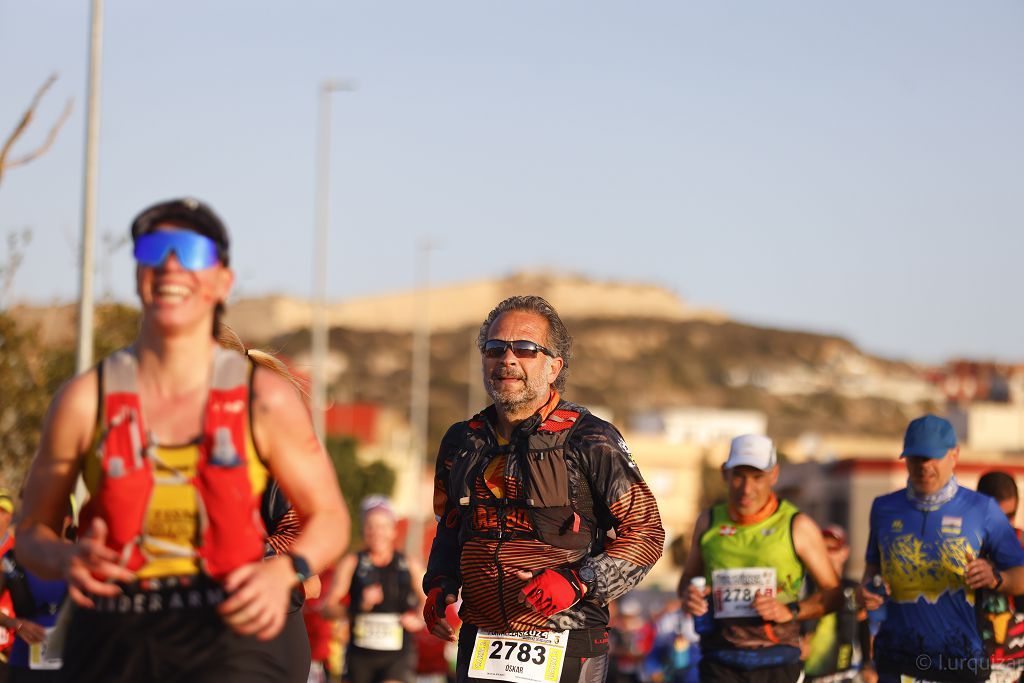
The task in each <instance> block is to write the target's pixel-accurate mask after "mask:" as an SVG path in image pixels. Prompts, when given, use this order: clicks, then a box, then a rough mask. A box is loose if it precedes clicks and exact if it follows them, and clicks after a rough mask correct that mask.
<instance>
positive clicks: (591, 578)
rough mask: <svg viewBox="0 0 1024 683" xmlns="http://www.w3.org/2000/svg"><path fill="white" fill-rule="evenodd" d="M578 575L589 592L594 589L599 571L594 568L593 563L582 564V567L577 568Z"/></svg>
mask: <svg viewBox="0 0 1024 683" xmlns="http://www.w3.org/2000/svg"><path fill="white" fill-rule="evenodd" d="M576 576H578V577H580V581H582V582H583V585H584V586H586V587H587V592H588V593H589V592H590V591H592V590H594V584H595V583H596V582H597V572H595V571H594V568H593V567H592V566H591V565H589V564H584V565H581V566H580V568H579V569H577V570H576Z"/></svg>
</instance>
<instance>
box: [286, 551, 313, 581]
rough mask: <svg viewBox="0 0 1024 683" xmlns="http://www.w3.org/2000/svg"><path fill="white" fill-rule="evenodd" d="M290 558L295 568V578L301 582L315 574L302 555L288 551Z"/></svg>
mask: <svg viewBox="0 0 1024 683" xmlns="http://www.w3.org/2000/svg"><path fill="white" fill-rule="evenodd" d="M288 559H290V560H291V561H292V569H294V570H295V578H296V579H298V580H299V583H302V582H303V581H305V580H306V579H308V578H310V577H311V576H313V571H312V570H311V569H310V568H309V562H307V561H306V558H304V557H303V556H302V555H296V554H295V553H288Z"/></svg>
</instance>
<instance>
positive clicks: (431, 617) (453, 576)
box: [423, 426, 462, 642]
mask: <svg viewBox="0 0 1024 683" xmlns="http://www.w3.org/2000/svg"><path fill="white" fill-rule="evenodd" d="M456 429H457V426H455V427H452V428H451V429H449V430H448V433H447V434H445V436H444V438H443V439H441V447H440V448H439V449H438V452H437V462H436V464H435V465H434V516H435V517H436V518H437V533H436V534H435V535H434V540H433V542H432V543H431V545H430V555H429V557H428V558H427V570H426V573H425V574H424V575H423V592H424V594H425V595H426V599H425V603H424V606H423V619H424V621H425V622H426V624H427V628H428V629H429V630H430V632H431V633H432V634H433V635H435V636H437V637H438V638H440V639H442V640H448V641H451V642H455V629H453V628H452V626H451V624H449V623H448V620H447V619H446V618H445V616H444V614H445V610H446V609H447V606H448V605H451V604H454V603H455V601H456V599H458V592H459V588H461V586H462V576H461V572H460V569H459V561H460V558H461V549H460V546H459V510H458V508H457V507H456V505H455V503H454V502H453V501H452V499H451V496H450V495H449V491H448V477H449V473H450V472H451V466H452V457H453V456H452V454H451V453H452V452H453V448H454V446H450V444H451V443H452V441H454V440H456V439H457V437H456V436H455V431H454V430H456Z"/></svg>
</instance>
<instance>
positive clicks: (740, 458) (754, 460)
mask: <svg viewBox="0 0 1024 683" xmlns="http://www.w3.org/2000/svg"><path fill="white" fill-rule="evenodd" d="M776 462H778V461H777V460H776V458H775V444H773V443H772V440H771V439H769V438H768V437H767V436H761V435H760V434H744V435H743V436H737V437H736V438H735V439H733V440H732V445H731V446H730V447H729V459H728V460H726V461H725V465H724V468H725V469H727V470H729V469H732V468H733V467H740V466H742V465H746V466H747V467H754V468H756V469H759V470H764V471H766V472H767V471H768V470H770V469H771V468H773V467H775V464H776Z"/></svg>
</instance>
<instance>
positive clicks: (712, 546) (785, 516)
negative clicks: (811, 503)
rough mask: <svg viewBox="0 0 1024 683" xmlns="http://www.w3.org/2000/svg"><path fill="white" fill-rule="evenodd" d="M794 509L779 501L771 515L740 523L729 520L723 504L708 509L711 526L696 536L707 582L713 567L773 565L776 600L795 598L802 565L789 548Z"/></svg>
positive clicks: (797, 598)
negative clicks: (776, 584)
mask: <svg viewBox="0 0 1024 683" xmlns="http://www.w3.org/2000/svg"><path fill="white" fill-rule="evenodd" d="M798 512H799V510H797V509H796V507H795V506H794V505H793V504H792V503H790V502H789V501H787V500H783V501H780V502H779V509H778V510H776V511H775V514H773V515H772V516H771V517H768V518H767V519H765V520H763V521H761V522H758V523H756V524H750V525H746V526H743V525H739V524H736V523H735V522H733V521H732V520H731V519H729V513H728V510H727V508H726V506H725V505H716V506H714V507H713V508H711V525H710V526H709V527H708V530H707V531H705V532H704V535H703V536H701V538H700V550H701V557H703V558H704V575H705V576H706V577H707V580H708V585H709V586H710V585H711V573H712V572H713V571H714V570H716V569H737V568H740V567H774V568H775V575H776V577H777V581H778V592H779V599H780V600H781V601H782V602H792V601H794V600H799V599H800V593H801V588H802V587H803V583H804V567H803V564H802V563H801V562H800V558H799V557H797V554H796V549H795V548H794V547H793V517H794V516H796V514H797V513H798Z"/></svg>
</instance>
